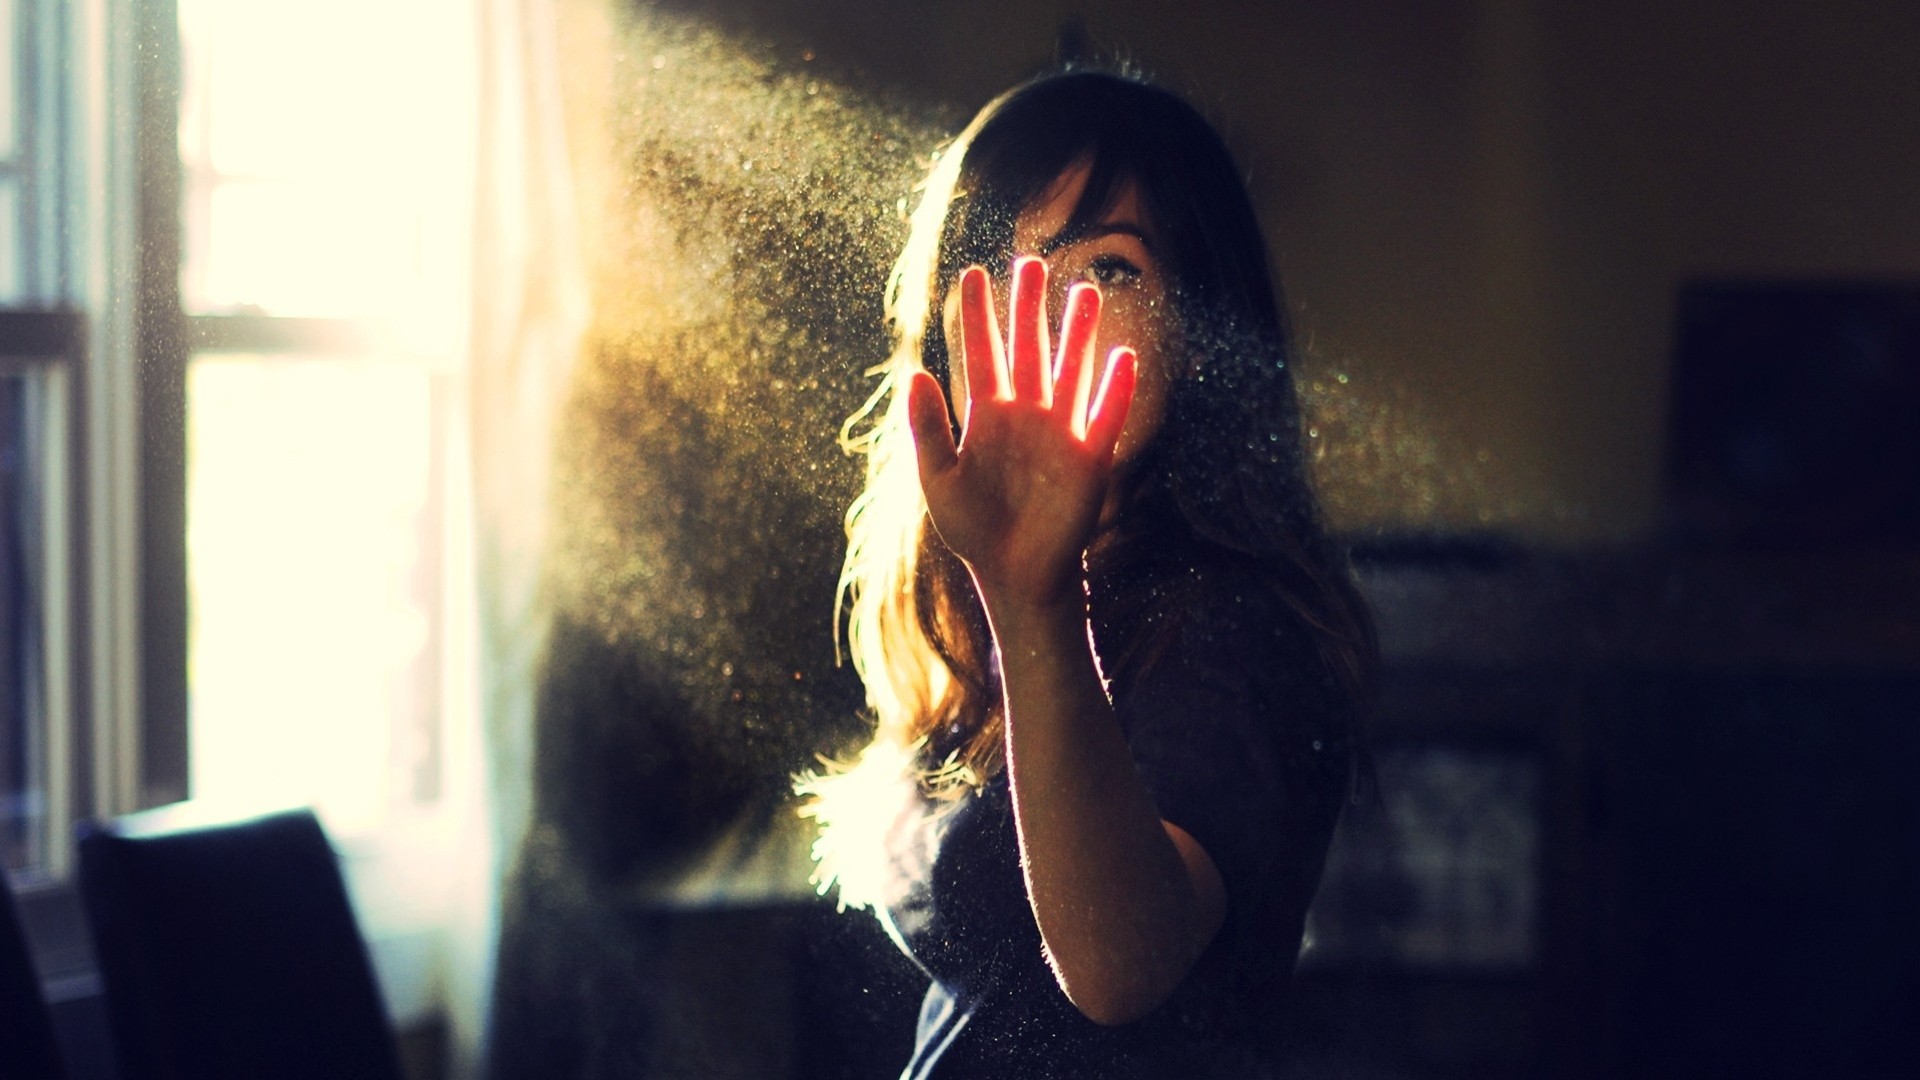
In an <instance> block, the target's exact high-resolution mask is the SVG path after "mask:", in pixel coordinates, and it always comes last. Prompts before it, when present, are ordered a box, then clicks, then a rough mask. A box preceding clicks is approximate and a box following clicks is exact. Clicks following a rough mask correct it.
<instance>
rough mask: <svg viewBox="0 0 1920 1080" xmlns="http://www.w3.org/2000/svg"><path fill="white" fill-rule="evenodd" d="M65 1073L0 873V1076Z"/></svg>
mask: <svg viewBox="0 0 1920 1080" xmlns="http://www.w3.org/2000/svg"><path fill="white" fill-rule="evenodd" d="M66 1075H67V1074H66V1070H65V1069H64V1068H62V1067H61V1064H60V1051H59V1047H58V1045H57V1044H56V1043H55V1041H54V1036H53V1019H52V1017H51V1016H49V1015H48V1014H47V999H46V997H45V995H43V994H42V993H41V991H40V973H39V971H38V969H36V968H35V967H34V966H33V953H32V951H31V950H30V949H29V948H28V947H27V935H26V931H25V930H24V929H22V928H21V925H20V912H19V909H18V908H16V907H15V906H14V902H13V886H12V885H11V884H10V883H8V882H7V881H6V875H5V874H4V873H0V1077H8V1078H12V1077H16V1076H17V1077H21V1078H22V1080H64V1078H65V1077H66Z"/></svg>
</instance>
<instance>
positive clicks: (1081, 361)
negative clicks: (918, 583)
mask: <svg viewBox="0 0 1920 1080" xmlns="http://www.w3.org/2000/svg"><path fill="white" fill-rule="evenodd" d="M1046 297H1047V266H1046V263H1044V262H1043V261H1041V260H1039V259H1036V258H1022V259H1019V260H1016V261H1015V263H1014V267H1013V290H1012V297H1011V299H1010V301H1009V303H1008V305H1007V306H1008V309H1009V322H1010V323H1011V324H1012V325H1011V327H1010V330H1009V332H1008V334H1007V336H1006V339H1005V341H1004V342H1003V340H1002V337H1001V333H1000V328H999V320H998V318H997V315H996V313H995V311H994V303H993V295H992V290H991V287H990V283H989V281H988V278H987V274H986V271H984V270H982V269H981V268H979V267H977V266H975V267H970V268H968V269H967V271H966V272H965V273H963V274H962V275H961V276H960V335H959V337H960V340H959V342H958V343H957V345H958V350H959V353H960V355H961V357H962V360H963V365H964V367H965V370H966V390H967V394H966V396H967V416H966V421H965V427H964V430H963V431H962V433H961V439H960V443H959V445H958V446H955V445H954V441H953V429H952V424H951V422H950V420H949V418H948V414H947V406H946V400H945V398H944V396H943V395H942V394H941V392H940V386H939V384H938V383H937V382H936V381H935V380H934V378H933V376H932V375H930V374H928V373H927V372H925V371H921V372H917V373H915V375H914V376H913V381H912V383H911V385H910V386H909V387H908V400H907V407H908V412H909V416H910V418H911V421H912V425H913V437H914V449H915V452H916V453H917V455H918V457H919V466H920V484H921V487H922V489H923V490H924V491H925V493H926V498H927V509H928V511H929V512H930V513H931V514H932V517H933V524H934V527H935V528H936V529H938V530H939V532H940V538H941V539H942V540H944V541H945V542H946V544H947V546H948V547H949V548H950V549H952V550H953V552H954V554H956V555H958V556H960V558H961V559H962V560H964V561H965V562H966V564H967V567H968V569H969V570H971V571H972V573H973V577H974V580H975V582H976V584H977V585H978V587H979V588H980V591H981V594H982V597H983V599H986V600H987V601H988V603H989V607H990V608H991V607H992V606H993V604H994V602H995V601H1004V602H1012V603H1020V604H1051V603H1056V602H1060V601H1064V600H1069V599H1074V600H1077V598H1078V596H1079V592H1080V555H1081V553H1082V552H1083V551H1084V550H1085V548H1086V545H1087V542H1088V540H1089V539H1091V537H1092V535H1093V530H1094V526H1095V525H1096V524H1098V521H1099V517H1100V510H1101V506H1102V504H1103V503H1104V502H1105V499H1106V494H1107V485H1108V481H1109V478H1110V476H1111V474H1112V471H1113V452H1114V446H1115V445H1116V444H1117V443H1118V441H1119V438H1120V429H1121V427H1122V426H1123V425H1124V424H1125V422H1126V417H1127V408H1128V406H1129V405H1130V404H1131V403H1132V401H1133V390H1134V380H1135V356H1134V352H1133V350H1132V349H1131V348H1129V347H1127V346H1124V345H1122V346H1119V347H1117V348H1115V349H1113V350H1112V352H1111V353H1110V354H1109V355H1108V357H1107V362H1106V369H1105V373H1104V375H1103V377H1102V378H1101V380H1100V390H1099V393H1098V395H1097V396H1096V395H1094V394H1093V393H1092V386H1093V373H1094V355H1093V354H1094V340H1095V331H1096V330H1097V329H1098V328H1099V324H1100V290H1099V289H1098V288H1096V287H1095V286H1093V285H1092V284H1090V283H1087V282H1080V283H1076V284H1075V285H1074V286H1073V288H1072V289H1071V290H1070V291H1069V292H1068V294H1067V303H1066V312H1065V313H1064V315H1063V316H1062V318H1061V323H1060V348H1059V351H1058V353H1057V354H1053V353H1051V350H1049V348H1048V333H1047V304H1046Z"/></svg>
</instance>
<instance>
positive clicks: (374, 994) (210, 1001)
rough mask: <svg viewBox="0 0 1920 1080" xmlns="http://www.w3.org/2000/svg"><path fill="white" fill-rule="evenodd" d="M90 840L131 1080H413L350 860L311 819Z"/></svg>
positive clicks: (112, 992) (111, 1005)
mask: <svg viewBox="0 0 1920 1080" xmlns="http://www.w3.org/2000/svg"><path fill="white" fill-rule="evenodd" d="M150 820H151V819H147V820H145V821H143V820H142V816H140V815H135V817H134V818H132V819H122V820H121V821H119V822H116V823H114V824H113V825H109V826H106V827H99V828H95V829H92V830H91V831H89V832H88V833H87V834H85V835H83V836H82V837H81V840H80V848H79V850H80V888H81V895H82V897H83V898H84V900H85V902H86V908H87V917H88V921H89V923H90V924H91V925H92V927H93V933H94V947H95V951H96V952H97V954H98V956H99V962H100V976H101V980H102V982H103V983H104V985H105V989H106V997H107V1012H108V1016H109V1019H110V1022H111V1024H112V1028H113V1033H114V1038H115V1043H116V1047H117V1050H118V1058H119V1062H120V1072H121V1077H122V1080H184V1078H189V1077H191V1078H193V1080H257V1078H259V1077H275V1078H277V1080H323V1078H325V1080H402V1076H401V1069H400V1064H399V1054H398V1050H397V1047H396V1044H395V1042H394V1038H393V1032H392V1028H391V1025H390V1022H389V1020H388V1017H387V1012H386V1007H385V1004H384V1003H383V1001H382V1000H381V997H380V990H379V986H378V984H377V983H376V982H375V981H374V974H373V966H372V963H371V961H370V959H369V957H368V955H367V949H366V943H365V941H364V940H363V939H362V938H361V935H360V928H359V924H358V922H357V921H356V920H355V918H354V914H353V908H352V906H351V904H350V902H349V900H348V898H347V892H346V885H345V882H344V881H343V879H342V878H341V874H340V867H339V863H338V857H337V856H336V854H335V853H334V850H333V846H332V845H331V844H330V843H329V842H328V840H327V837H326V834H325V833H324V832H323V831H322V830H321V827H320V823H319V821H318V820H317V819H316V818H315V817H314V816H313V814H312V812H311V811H306V810H298V811H290V812H286V813H280V814H273V815H269V816H266V817H260V818H255V819H252V820H248V821H241V822H232V823H224V824H216V825H201V826H187V827H173V826H161V827H153V826H151V825H150V824H148V821H150Z"/></svg>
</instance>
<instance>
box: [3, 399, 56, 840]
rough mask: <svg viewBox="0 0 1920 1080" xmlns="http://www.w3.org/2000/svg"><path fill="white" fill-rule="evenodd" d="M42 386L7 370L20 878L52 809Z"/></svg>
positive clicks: (10, 731)
mask: <svg viewBox="0 0 1920 1080" xmlns="http://www.w3.org/2000/svg"><path fill="white" fill-rule="evenodd" d="M37 390H38V385H37V383H36V381H35V380H32V379H30V378H27V377H23V376H17V375H15V376H7V375H0V863H4V864H5V865H6V868H7V872H8V873H10V874H13V875H16V876H29V875H31V874H32V872H33V871H35V870H36V869H38V868H39V867H40V866H41V865H42V864H43V863H44V862H45V860H46V842H47V827H48V816H47V815H48V809H49V808H48V797H47V754H46V737H47V717H46V709H45V685H44V682H43V680H44V676H45V665H44V663H43V662H42V656H43V652H42V645H43V643H42V641H41V634H42V627H43V625H44V623H43V619H42V613H43V611H44V609H45V596H46V594H45V589H44V574H43V571H42V569H41V567H42V565H43V562H42V555H43V552H42V551H41V550H40V548H41V536H42V534H43V531H44V530H43V522H44V520H45V516H44V513H43V512H42V498H43V495H44V493H43V492H42V491H41V490H40V488H41V476H42V475H43V474H42V470H41V467H40V463H41V453H40V443H41V440H42V439H43V438H44V436H45V432H44V431H43V428H44V426H45V425H44V424H43V422H42V416H41V415H40V413H41V408H42V405H41V402H40V400H39V395H38V394H37V393H36V391H37Z"/></svg>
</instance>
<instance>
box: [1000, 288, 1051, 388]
mask: <svg viewBox="0 0 1920 1080" xmlns="http://www.w3.org/2000/svg"><path fill="white" fill-rule="evenodd" d="M1007 319H1008V321H1010V322H1011V323H1012V324H1013V328H1012V333H1011V334H1010V335H1009V337H1010V338H1011V339H1012V341H1011V346H1010V348H1009V350H1008V351H1009V352H1010V353H1011V354H1012V356H1011V359H1010V362H1009V364H1008V370H1009V372H1010V374H1011V375H1012V377H1013V396H1014V397H1015V398H1016V399H1018V400H1021V401H1037V402H1039V403H1040V405H1041V407H1042V408H1047V407H1050V406H1052V404H1053V387H1052V385H1051V383H1052V379H1051V378H1049V376H1050V375H1051V374H1052V373H1051V372H1050V371H1049V370H1048V368H1050V367H1051V366H1052V352H1053V350H1052V349H1050V348H1048V345H1047V264H1046V263H1045V262H1044V261H1042V260H1040V259H1036V258H1033V257H1032V256H1030V255H1029V256H1022V257H1021V258H1018V259H1015V260H1014V261H1013V297H1012V299H1011V300H1010V301H1009V302H1008V303H1007Z"/></svg>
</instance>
